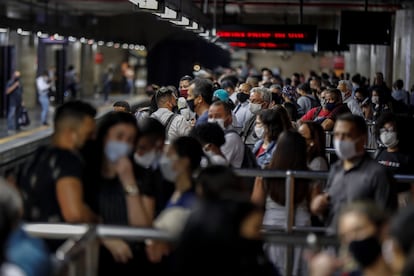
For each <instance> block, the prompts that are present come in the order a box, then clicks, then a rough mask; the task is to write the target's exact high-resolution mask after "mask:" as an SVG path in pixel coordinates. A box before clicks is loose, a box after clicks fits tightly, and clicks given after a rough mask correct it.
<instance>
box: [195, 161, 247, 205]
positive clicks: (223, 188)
mask: <svg viewBox="0 0 414 276" xmlns="http://www.w3.org/2000/svg"><path fill="white" fill-rule="evenodd" d="M196 185H200V186H201V188H202V189H203V195H202V197H203V198H204V199H208V200H211V199H214V200H215V199H233V200H235V199H244V200H246V201H247V200H248V199H249V194H250V190H249V189H247V187H246V186H244V185H243V181H242V179H241V178H240V177H239V176H237V175H236V174H235V173H234V172H233V170H232V169H231V168H229V167H226V166H218V165H214V166H209V167H207V168H205V169H203V170H202V171H201V172H200V174H199V175H198V178H197V180H196Z"/></svg>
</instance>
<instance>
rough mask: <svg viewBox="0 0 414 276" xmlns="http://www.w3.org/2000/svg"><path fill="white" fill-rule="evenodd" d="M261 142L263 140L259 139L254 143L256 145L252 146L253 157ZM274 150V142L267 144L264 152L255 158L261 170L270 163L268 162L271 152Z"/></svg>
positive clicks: (270, 158)
mask: <svg viewBox="0 0 414 276" xmlns="http://www.w3.org/2000/svg"><path fill="white" fill-rule="evenodd" d="M263 142H264V141H263V139H260V140H259V141H257V142H256V144H254V147H253V154H254V155H256V154H257V152H258V151H259V149H260V148H261V146H262V145H263ZM275 149H276V141H272V142H270V143H269V145H268V146H267V148H266V150H265V151H264V152H262V153H261V154H260V155H259V156H257V157H256V160H257V164H258V165H259V166H260V167H261V168H264V167H265V166H267V165H268V164H269V163H270V160H272V156H273V152H274V151H275Z"/></svg>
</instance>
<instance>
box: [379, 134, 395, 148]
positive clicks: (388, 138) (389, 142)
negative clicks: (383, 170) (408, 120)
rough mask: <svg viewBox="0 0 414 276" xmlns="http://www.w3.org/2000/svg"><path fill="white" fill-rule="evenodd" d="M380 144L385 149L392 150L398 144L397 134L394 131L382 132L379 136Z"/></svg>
mask: <svg viewBox="0 0 414 276" xmlns="http://www.w3.org/2000/svg"><path fill="white" fill-rule="evenodd" d="M380 139H381V142H382V143H383V144H384V146H386V147H387V148H393V147H395V146H396V145H397V144H398V139H397V132H395V131H384V132H382V133H381V134H380Z"/></svg>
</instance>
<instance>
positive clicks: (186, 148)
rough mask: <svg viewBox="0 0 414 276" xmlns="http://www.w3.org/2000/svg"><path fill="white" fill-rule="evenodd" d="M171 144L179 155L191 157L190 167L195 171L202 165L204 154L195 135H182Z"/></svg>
mask: <svg viewBox="0 0 414 276" xmlns="http://www.w3.org/2000/svg"><path fill="white" fill-rule="evenodd" d="M171 146H172V147H173V148H174V149H175V151H176V152H177V155H178V156H179V157H187V158H189V159H190V169H191V171H192V172H195V171H196V170H197V169H198V168H199V167H200V161H201V158H202V157H203V156H204V152H203V149H202V147H201V145H200V143H199V142H198V141H197V140H196V139H195V138H193V137H190V136H181V137H178V138H177V139H176V140H174V141H173V142H172V144H171Z"/></svg>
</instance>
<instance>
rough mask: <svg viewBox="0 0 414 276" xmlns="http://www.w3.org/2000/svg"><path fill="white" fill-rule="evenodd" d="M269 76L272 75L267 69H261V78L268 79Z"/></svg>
mask: <svg viewBox="0 0 414 276" xmlns="http://www.w3.org/2000/svg"><path fill="white" fill-rule="evenodd" d="M271 77H272V75H271V74H270V72H269V71H267V70H264V71H263V73H262V78H263V80H265V81H269V80H270V78H271Z"/></svg>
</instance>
